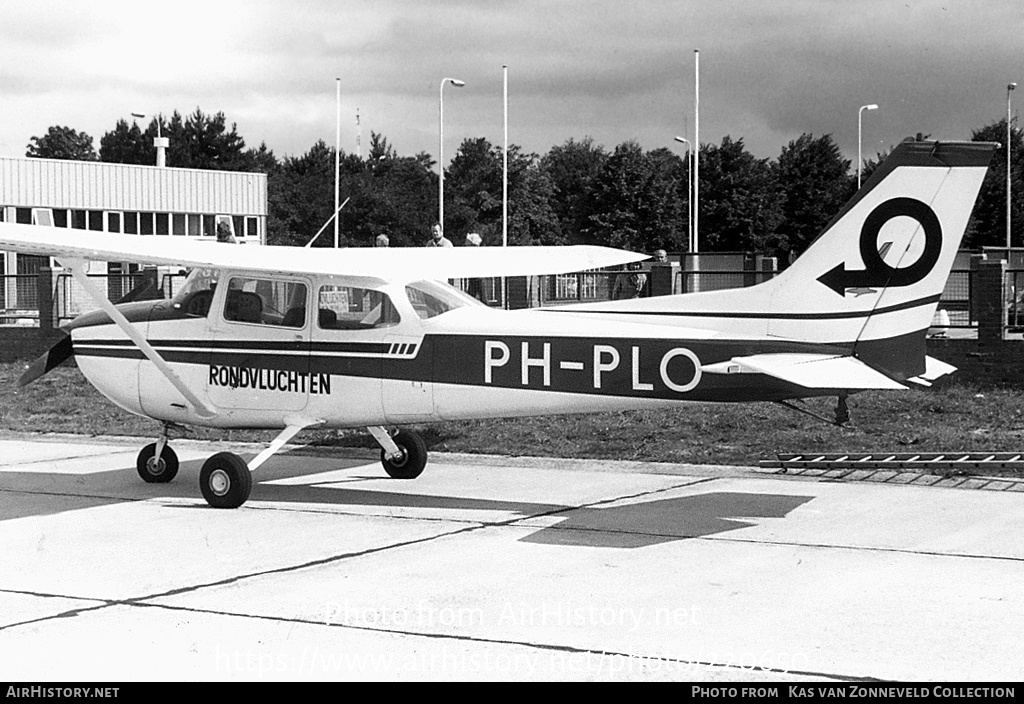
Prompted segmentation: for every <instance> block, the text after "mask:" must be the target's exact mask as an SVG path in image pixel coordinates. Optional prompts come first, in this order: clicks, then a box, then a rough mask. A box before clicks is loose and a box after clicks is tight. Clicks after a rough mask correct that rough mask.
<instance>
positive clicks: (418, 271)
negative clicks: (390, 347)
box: [0, 223, 647, 282]
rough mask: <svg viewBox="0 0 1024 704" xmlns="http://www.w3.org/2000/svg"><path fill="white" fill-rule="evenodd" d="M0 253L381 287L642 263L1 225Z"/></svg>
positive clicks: (568, 250) (619, 253) (595, 255)
mask: <svg viewBox="0 0 1024 704" xmlns="http://www.w3.org/2000/svg"><path fill="white" fill-rule="evenodd" d="M0 250H8V251H13V252H22V253H26V254H41V255H48V256H52V257H56V258H57V260H58V261H59V260H60V259H61V257H64V258H67V259H84V260H92V261H111V262H118V261H123V262H135V263H138V264H155V265H160V266H164V265H167V266H185V267H211V268H217V269H220V268H233V269H245V270H249V271H262V272H289V273H296V272H302V273H309V274H328V275H339V276H360V277H364V278H368V279H377V280H379V281H381V282H392V281H398V282H402V281H415V280H419V279H453V278H462V277H484V276H524V275H541V274H563V273H567V272H572V271H584V270H587V269H602V268H606V267H610V266H616V265H620V264H627V263H629V262H636V261H640V260H642V259H647V255H645V254H636V253H634V252H627V251H625V250H621V249H612V248H609V247H595V246H589V245H574V246H570V247H507V248H505V247H455V248H440V247H396V248H383V247H378V248H355V247H353V248H346V249H326V248H305V247H278V246H271V245H267V246H252V245H229V244H224V243H219V242H214V241H208V240H199V239H193V238H185V237H172V236H156V235H152V236H142V235H117V234H108V233H99V232H87V231H82V230H69V229H64V228H58V227H45V226H41V225H20V224H15V223H0Z"/></svg>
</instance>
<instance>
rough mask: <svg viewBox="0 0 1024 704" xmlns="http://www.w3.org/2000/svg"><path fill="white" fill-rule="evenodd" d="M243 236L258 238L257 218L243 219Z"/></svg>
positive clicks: (258, 226)
mask: <svg viewBox="0 0 1024 704" xmlns="http://www.w3.org/2000/svg"><path fill="white" fill-rule="evenodd" d="M245 236H246V237H259V236H260V221H259V218H246V219H245Z"/></svg>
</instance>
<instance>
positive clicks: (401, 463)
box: [380, 430, 427, 479]
mask: <svg viewBox="0 0 1024 704" xmlns="http://www.w3.org/2000/svg"><path fill="white" fill-rule="evenodd" d="M394 441H395V444H396V445H398V449H399V450H401V451H402V456H401V457H399V458H398V459H395V460H389V459H388V458H387V456H386V455H387V453H386V452H385V451H384V450H381V451H380V463H381V464H382V465H384V471H385V472H387V473H388V476H390V477H393V478H394V479H415V478H416V477H418V476H420V474H422V473H423V468H424V467H426V466H427V443H425V442H423V438H421V437H420V436H419V435H417V434H416V433H414V432H412V431H411V430H399V431H398V433H397V434H396V435H395V437H394Z"/></svg>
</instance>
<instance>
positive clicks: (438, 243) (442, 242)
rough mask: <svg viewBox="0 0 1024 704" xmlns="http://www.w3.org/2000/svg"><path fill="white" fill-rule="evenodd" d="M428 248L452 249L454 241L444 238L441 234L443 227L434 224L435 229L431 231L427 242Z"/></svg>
mask: <svg viewBox="0 0 1024 704" xmlns="http://www.w3.org/2000/svg"><path fill="white" fill-rule="evenodd" d="M427 246H428V247H452V246H454V245H452V241H451V240H450V239H448V238H447V237H445V236H444V233H443V232H441V226H440V225H439V224H438V223H436V222H435V223H434V227H433V229H432V230H431V231H430V239H429V240H428V241H427Z"/></svg>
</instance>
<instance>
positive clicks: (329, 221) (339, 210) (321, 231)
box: [303, 196, 352, 247]
mask: <svg viewBox="0 0 1024 704" xmlns="http://www.w3.org/2000/svg"><path fill="white" fill-rule="evenodd" d="M351 199H352V196H349V197H348V198H346V199H345V203H348V202H349V201H350V200H351ZM345 203H342V204H341V205H339V206H338V209H337V210H335V211H334V215H332V216H331V217H329V218H327V222H325V223H324V225H323V227H321V228H320V229H319V230H318V231H317V233H316V234H315V235H313V239H311V240H310V241H309V242H307V243H306V244H305V245H303V246H305V247H312V246H313V243H314V242H316V238H317V237H319V236H320V235H322V234H323V233H324V230H326V229H327V226H328V225H330V224H331V223H332V222H334V218H336V217H338V213H340V212H341V209H342V208H344V207H345Z"/></svg>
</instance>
